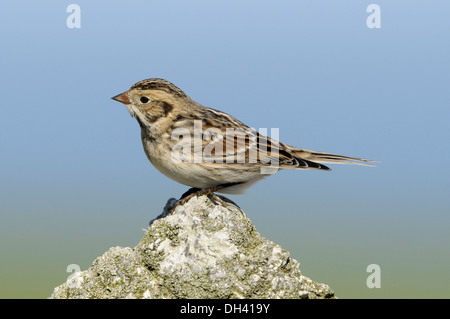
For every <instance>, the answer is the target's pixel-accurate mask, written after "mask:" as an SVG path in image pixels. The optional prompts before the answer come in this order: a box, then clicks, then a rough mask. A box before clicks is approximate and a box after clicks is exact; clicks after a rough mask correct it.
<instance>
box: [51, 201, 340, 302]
mask: <svg viewBox="0 0 450 319" xmlns="http://www.w3.org/2000/svg"><path fill="white" fill-rule="evenodd" d="M224 200H226V199H225V198H224ZM174 203H175V200H173V199H171V200H169V202H168V203H167V205H166V207H165V209H164V211H163V213H162V214H161V215H160V216H159V217H158V218H156V219H155V220H153V221H152V222H151V224H150V226H149V228H148V230H147V232H146V234H145V235H144V237H143V238H142V239H141V241H140V243H139V244H138V245H137V246H136V247H135V248H134V249H131V248H121V247H113V248H111V249H110V250H109V251H107V252H106V253H105V254H104V255H103V256H101V257H99V258H97V259H96V260H95V261H94V263H93V265H92V266H91V267H89V269H87V270H86V271H82V272H78V273H76V274H75V275H74V276H72V277H71V278H70V279H69V280H68V281H67V282H66V283H64V284H62V285H61V286H59V287H56V288H55V290H54V292H53V294H52V295H51V297H50V298H221V299H222V298H334V297H335V296H334V293H333V291H332V290H330V288H329V287H328V286H327V285H325V284H321V283H317V282H314V281H312V280H311V279H309V278H307V277H305V276H303V275H302V274H301V273H300V269H299V263H298V262H297V261H296V260H295V259H292V258H291V257H290V255H289V252H287V251H286V250H284V249H283V248H282V247H280V246H279V245H276V244H274V243H273V242H271V241H269V240H267V239H265V238H263V237H262V236H261V235H260V234H259V233H258V232H257V231H256V229H255V227H254V225H253V224H252V223H251V221H250V220H249V219H248V218H247V217H246V216H245V214H244V213H243V212H242V211H241V210H240V209H239V208H238V207H237V206H235V205H233V204H231V202H230V203H227V204H226V205H222V204H218V203H216V202H215V201H212V200H211V199H210V198H208V197H207V196H201V197H195V196H194V197H192V198H191V199H190V200H189V201H188V202H187V203H186V204H184V205H183V206H178V207H176V209H175V211H174V212H173V213H172V214H168V211H170V209H171V207H172V206H173V204H174Z"/></svg>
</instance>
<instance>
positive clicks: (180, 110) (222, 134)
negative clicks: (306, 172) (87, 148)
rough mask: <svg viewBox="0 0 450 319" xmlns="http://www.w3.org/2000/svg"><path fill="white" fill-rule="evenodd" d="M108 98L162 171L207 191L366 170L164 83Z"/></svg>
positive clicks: (351, 159)
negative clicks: (280, 174) (289, 172)
mask: <svg viewBox="0 0 450 319" xmlns="http://www.w3.org/2000/svg"><path fill="white" fill-rule="evenodd" d="M113 99H115V100H117V101H119V102H122V103H124V104H125V105H126V106H127V108H128V110H129V111H130V114H131V115H132V116H133V117H135V118H136V120H137V121H138V123H139V125H140V127H141V137H142V143H143V146H144V150H145V153H146V155H147V157H148V159H149V160H150V162H151V163H152V164H153V165H154V166H155V167H156V168H157V169H158V170H159V171H160V172H161V173H163V174H165V175H166V176H168V177H170V178H171V179H173V180H175V181H177V182H179V183H182V184H185V185H188V186H191V187H194V188H196V189H206V190H207V192H208V191H210V192H214V191H218V192H221V193H231V194H239V193H243V192H244V191H245V189H246V188H247V187H249V186H251V185H252V184H253V183H255V182H257V181H259V180H260V179H262V178H264V177H265V176H267V175H271V174H273V173H275V172H276V171H277V170H278V169H319V170H330V168H328V167H327V166H325V165H324V163H326V164H327V163H331V164H353V165H366V166H371V165H369V164H367V163H368V162H372V161H370V160H367V159H362V158H356V157H349V156H341V155H335V154H328V153H321V152H315V151H310V150H305V149H302V148H298V147H294V146H290V145H287V144H284V143H281V142H279V141H276V140H274V139H272V138H270V137H267V136H263V135H261V134H259V133H258V132H257V131H256V130H255V129H252V128H250V127H248V126H247V125H245V124H244V123H242V122H240V121H239V120H237V119H235V118H234V117H232V116H230V115H228V114H226V113H223V112H221V111H218V110H215V109H212V108H208V107H204V106H202V105H200V104H199V103H197V102H195V101H194V100H192V99H191V98H190V97H189V96H187V95H186V94H185V93H184V92H183V91H182V90H181V89H179V88H178V87H176V86H175V85H174V84H172V83H170V82H169V81H166V80H163V79H158V78H153V79H147V80H143V81H140V82H138V83H136V84H134V85H133V86H131V88H130V89H129V90H127V91H126V92H124V93H122V94H119V95H117V96H115V97H113ZM199 127H200V131H201V133H200V135H199V133H198V132H199ZM227 129H228V130H229V131H232V133H233V134H234V135H233V136H232V138H230V136H231V135H230V134H229V133H227ZM181 133H183V134H181ZM195 134H197V137H198V139H195V136H196V135H195ZM189 136H190V137H191V139H190V140H189V138H188V137H189ZM180 137H182V138H180ZM193 141H194V142H193ZM195 141H197V142H195ZM196 143H197V144H196ZM177 150H178V153H177ZM181 150H182V151H181Z"/></svg>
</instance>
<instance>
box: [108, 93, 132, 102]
mask: <svg viewBox="0 0 450 319" xmlns="http://www.w3.org/2000/svg"><path fill="white" fill-rule="evenodd" d="M127 93H128V91H126V92H123V93H121V94H117V95H116V96H113V97H112V99H113V100H116V101H117V102H121V103H123V104H130V103H131V102H130V99H129V98H128V94H127Z"/></svg>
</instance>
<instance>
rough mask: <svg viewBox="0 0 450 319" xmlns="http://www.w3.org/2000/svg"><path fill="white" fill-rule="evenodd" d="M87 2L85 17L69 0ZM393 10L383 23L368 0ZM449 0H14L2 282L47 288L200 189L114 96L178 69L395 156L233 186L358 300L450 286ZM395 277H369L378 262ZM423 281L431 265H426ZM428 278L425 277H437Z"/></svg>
mask: <svg viewBox="0 0 450 319" xmlns="http://www.w3.org/2000/svg"><path fill="white" fill-rule="evenodd" d="M71 3H76V4H78V5H79V6H80V8H81V28H80V29H69V28H67V25H66V19H67V17H68V15H69V13H67V12H66V8H67V6H68V5H69V4H71ZM371 3H376V4H378V5H379V6H380V8H381V28H380V29H369V28H368V27H367V25H366V19H367V17H368V15H369V13H367V12H366V8H367V6H368V5H369V4H371ZM449 10H450V4H449V3H448V1H433V2H432V3H429V2H425V1H404V0H399V1H395V2H392V1H376V2H369V1H356V0H353V1H346V2H337V1H331V0H327V1H281V2H277V3H275V2H273V1H246V2H245V3H242V2H238V1H226V2H225V1H214V2H212V1H189V2H187V1H184V2H183V1H165V2H161V1H158V2H156V1H129V2H127V3H125V2H119V1H95V2H94V1H76V2H69V1H66V2H65V1H59V2H58V3H55V2H53V1H40V2H35V1H3V2H2V4H1V5H0V36H1V39H2V44H1V51H0V56H1V59H0V61H1V62H0V63H1V69H2V72H1V73H0V80H1V92H2V99H1V106H0V152H1V153H0V154H1V157H0V158H1V164H2V165H0V254H1V255H2V262H1V264H0V267H1V271H0V281H1V283H2V284H1V285H0V286H1V287H2V288H0V296H1V297H3V298H5V297H26V298H42V297H47V296H48V295H50V293H51V291H52V288H53V287H55V286H56V285H58V284H60V283H62V282H63V281H65V279H66V278H67V276H68V275H69V274H68V273H66V267H67V265H69V264H79V265H80V267H81V269H86V268H87V267H89V265H90V264H91V263H92V261H93V260H94V259H95V258H96V257H97V256H99V255H101V254H102V253H103V252H104V251H106V250H107V249H108V248H109V247H111V246H116V245H119V246H131V247H134V246H135V245H136V244H137V242H138V240H139V239H140V237H141V236H142V235H143V232H142V230H141V229H142V228H145V227H146V224H147V222H148V221H149V220H150V219H152V218H154V217H155V216H156V215H157V214H159V213H160V211H161V210H162V207H163V206H164V204H165V202H166V200H167V199H168V198H170V197H179V196H180V195H181V194H182V193H183V192H184V191H186V189H187V188H186V187H185V186H183V185H179V184H177V183H176V182H174V181H171V180H170V179H168V178H167V177H165V176H163V175H161V174H160V173H159V172H158V171H156V169H155V168H153V167H152V166H151V164H150V163H149V162H148V161H147V159H146V157H145V154H144V152H143V150H142V146H141V142H140V132H139V126H138V124H137V122H136V121H135V120H134V119H132V118H131V117H130V116H129V114H128V112H127V111H126V109H125V107H123V106H122V105H120V104H119V103H117V102H115V101H112V100H111V99H110V97H112V96H114V95H116V94H118V93H121V92H123V91H125V90H126V89H128V88H129V87H130V86H131V85H132V84H134V83H135V82H137V81H140V80H143V79H145V78H150V77H162V78H165V79H167V80H169V81H171V82H173V83H174V84H176V85H177V86H179V87H180V88H181V89H183V90H184V91H185V92H186V93H187V94H188V95H190V96H191V97H192V98H193V99H195V100H196V101H198V102H199V103H201V104H203V105H205V106H210V107H213V108H216V109H220V110H222V111H224V112H227V113H229V114H231V115H233V116H235V117H237V118H239V119H240V120H242V121H243V122H244V123H246V124H248V125H249V126H252V127H255V128H269V129H270V128H279V132H280V139H281V141H283V142H286V143H288V144H291V145H295V146H299V147H304V148H307V149H313V150H317V151H325V152H331V153H336V154H342V155H349V156H361V157H365V158H369V159H373V160H377V161H379V162H380V163H379V164H378V165H377V167H376V168H366V167H354V166H342V165H334V166H332V168H333V171H332V172H318V171H282V172H280V173H278V174H276V175H275V176H272V177H270V178H268V179H266V180H264V181H262V182H260V183H258V184H257V185H255V186H254V187H253V188H251V189H250V190H249V191H248V193H247V194H245V195H239V196H230V198H231V199H232V200H234V201H236V202H237V203H238V204H239V205H240V206H241V207H242V208H243V209H244V211H245V212H246V214H247V215H248V216H249V217H250V219H251V220H252V221H253V222H254V223H255V225H256V227H257V229H258V231H260V232H261V233H262V234H263V235H264V236H265V237H267V238H269V239H270V240H272V241H274V242H276V243H279V244H280V245H282V246H283V247H285V248H286V249H288V250H289V251H290V252H291V254H292V255H293V257H294V258H295V259H297V260H299V261H300V263H301V270H302V272H303V273H304V274H305V275H306V276H309V277H311V278H312V279H314V280H317V281H322V282H326V283H328V284H329V285H330V286H331V288H332V289H334V290H335V292H336V294H337V295H338V296H340V297H342V298H345V297H362V298H379V297H385V298H391V297H446V298H448V297H450V294H449V290H448V286H449V283H450V282H449V279H448V275H447V270H448V268H449V266H450V254H449V248H448V242H449V241H450V232H449V231H448V230H449V222H450V217H449V211H450V199H449V197H448V194H449V193H450V178H449V177H450V169H449V167H448V162H449V159H450V149H449V148H448V147H447V145H448V142H449V137H450V133H449V118H450V110H449V101H450V90H449V83H450V61H449V58H448V57H449V56H450V41H449V40H450V35H449V30H450V21H449V20H448V12H449ZM373 263H375V264H379V265H380V267H381V271H382V287H381V288H380V289H368V288H367V286H366V284H365V282H366V278H367V276H368V274H367V273H366V267H367V265H369V264H373ZM418 276H421V278H423V279H424V280H423V281H421V282H420V283H419V282H416V280H414V279H413V278H418ZM424 277H425V278H424Z"/></svg>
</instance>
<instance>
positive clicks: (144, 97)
mask: <svg viewBox="0 0 450 319" xmlns="http://www.w3.org/2000/svg"><path fill="white" fill-rule="evenodd" d="M148 101H149V99H148V97H146V96H142V97H141V102H142V103H147V102H148Z"/></svg>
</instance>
